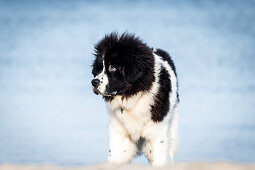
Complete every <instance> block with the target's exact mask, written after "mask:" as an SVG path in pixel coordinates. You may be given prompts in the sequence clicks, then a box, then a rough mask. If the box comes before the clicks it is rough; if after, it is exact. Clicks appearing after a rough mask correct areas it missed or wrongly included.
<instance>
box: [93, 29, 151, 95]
mask: <svg viewBox="0 0 255 170" xmlns="http://www.w3.org/2000/svg"><path fill="white" fill-rule="evenodd" d="M94 55H95V56H96V59H95V60H94V63H93V69H92V74H93V75H94V79H93V80H92V81H91V83H92V86H93V91H94V92H95V93H96V94H101V95H103V96H115V95H127V94H131V93H135V90H136V89H138V88H137V87H136V86H139V85H140V83H141V82H139V81H144V80H143V79H144V78H146V77H148V76H146V75H147V74H148V73H149V72H151V73H149V74H153V73H152V70H151V68H153V65H154V60H153V57H152V51H151V49H150V48H149V47H147V45H146V44H144V43H143V42H142V41H141V40H140V39H139V38H138V37H135V36H134V35H133V34H127V33H124V34H122V35H120V36H119V35H118V34H117V33H111V34H109V35H106V36H105V37H104V38H103V39H102V40H100V41H99V42H98V43H97V44H96V45H95V54H94ZM145 83H146V82H145Z"/></svg>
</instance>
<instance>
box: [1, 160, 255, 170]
mask: <svg viewBox="0 0 255 170" xmlns="http://www.w3.org/2000/svg"><path fill="white" fill-rule="evenodd" d="M46 169H47V170H48V169H49V170H119V169H121V170H134V169H135V170H153V169H159V170H169V169H171V170H214V169H217V170H255V164H240V163H230V162H215V163H205V162H204V163H177V164H174V165H168V166H164V167H157V168H155V167H152V166H149V165H116V164H109V163H100V164H95V165H89V166H57V165H11V164H3V165H0V170H46Z"/></svg>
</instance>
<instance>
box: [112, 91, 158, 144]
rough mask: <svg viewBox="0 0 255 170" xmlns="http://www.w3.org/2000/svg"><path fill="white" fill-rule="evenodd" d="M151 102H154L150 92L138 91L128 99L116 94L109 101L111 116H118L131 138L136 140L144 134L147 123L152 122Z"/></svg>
mask: <svg viewBox="0 0 255 170" xmlns="http://www.w3.org/2000/svg"><path fill="white" fill-rule="evenodd" d="M150 104H153V97H152V95H151V94H150V93H138V94H137V95H135V96H133V97H130V98H128V100H127V99H121V97H119V96H116V97H115V98H114V100H112V101H111V102H110V103H108V108H109V111H110V114H111V115H110V116H114V117H116V118H117V119H118V120H119V122H120V124H121V125H122V126H123V127H124V128H125V129H126V131H127V133H128V135H130V137H131V139H132V140H134V141H136V140H138V139H139V138H140V136H142V133H143V131H144V128H145V126H146V124H147V123H149V122H151V113H150V109H151V107H150Z"/></svg>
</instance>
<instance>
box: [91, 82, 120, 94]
mask: <svg viewBox="0 0 255 170" xmlns="http://www.w3.org/2000/svg"><path fill="white" fill-rule="evenodd" d="M91 84H92V86H93V92H94V93H95V94H96V95H98V94H101V95H103V96H116V95H117V93H118V92H117V91H114V92H111V93H110V92H108V91H105V92H104V93H102V92H100V91H99V90H98V86H99V85H100V80H99V79H97V78H96V79H93V80H92V81H91Z"/></svg>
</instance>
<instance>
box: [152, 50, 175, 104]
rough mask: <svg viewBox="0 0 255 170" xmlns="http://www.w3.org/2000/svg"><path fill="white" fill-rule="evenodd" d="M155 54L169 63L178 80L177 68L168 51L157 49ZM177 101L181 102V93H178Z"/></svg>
mask: <svg viewBox="0 0 255 170" xmlns="http://www.w3.org/2000/svg"><path fill="white" fill-rule="evenodd" d="M155 54H157V55H158V56H161V57H162V59H163V60H164V61H167V62H168V64H169V65H170V66H171V68H172V69H173V71H174V74H175V76H176V79H177V73H176V68H175V65H174V62H173V60H172V58H171V56H170V55H169V54H168V53H167V52H166V51H164V50H162V49H160V48H157V51H156V52H155ZM177 89H178V81H177ZM177 101H178V102H179V93H178V91H177Z"/></svg>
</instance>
